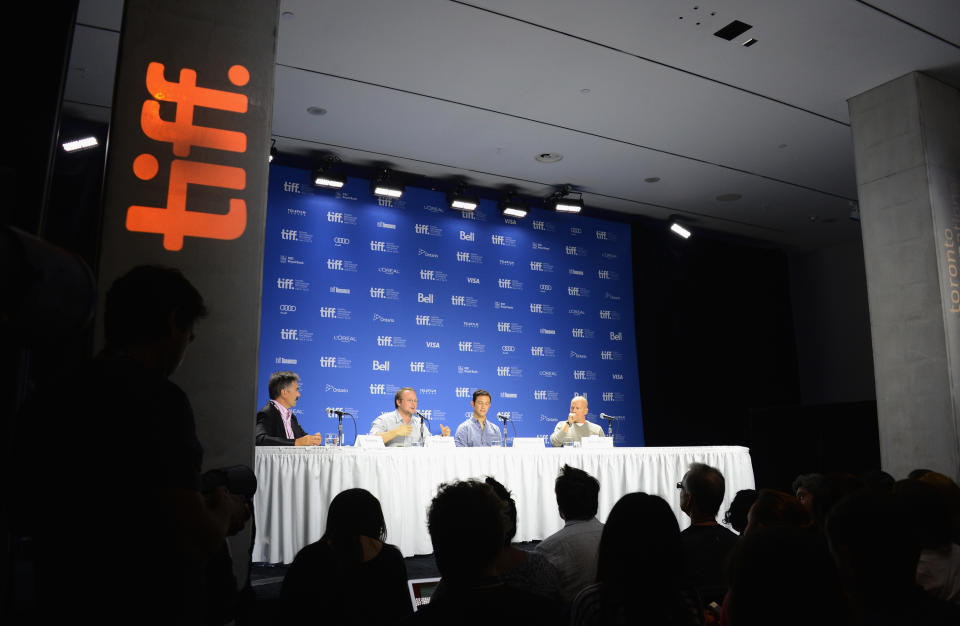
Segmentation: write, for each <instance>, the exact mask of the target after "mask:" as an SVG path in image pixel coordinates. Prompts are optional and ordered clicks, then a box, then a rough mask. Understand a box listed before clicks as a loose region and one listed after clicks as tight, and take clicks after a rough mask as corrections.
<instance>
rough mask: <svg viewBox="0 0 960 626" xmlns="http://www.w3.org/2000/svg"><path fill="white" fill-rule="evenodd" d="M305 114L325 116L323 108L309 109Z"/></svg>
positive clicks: (325, 112) (325, 111)
mask: <svg viewBox="0 0 960 626" xmlns="http://www.w3.org/2000/svg"><path fill="white" fill-rule="evenodd" d="M307 113H309V114H310V115H326V114H327V110H326V109H324V108H323V107H309V108H308V109H307Z"/></svg>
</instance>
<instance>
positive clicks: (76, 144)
mask: <svg viewBox="0 0 960 626" xmlns="http://www.w3.org/2000/svg"><path fill="white" fill-rule="evenodd" d="M96 145H97V138H96V137H84V138H83V139H76V140H74V141H67V142H65V143H64V144H63V149H64V150H65V151H66V152H76V151H77V150H88V149H90V148H93V147H94V146H96Z"/></svg>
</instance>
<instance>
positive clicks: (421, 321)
mask: <svg viewBox="0 0 960 626" xmlns="http://www.w3.org/2000/svg"><path fill="white" fill-rule="evenodd" d="M429 325H430V316H429V315H418V316H417V326H429Z"/></svg>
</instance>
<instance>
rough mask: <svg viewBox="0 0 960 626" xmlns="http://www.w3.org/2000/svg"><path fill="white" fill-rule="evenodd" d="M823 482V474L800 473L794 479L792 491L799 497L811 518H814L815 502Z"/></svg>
mask: <svg viewBox="0 0 960 626" xmlns="http://www.w3.org/2000/svg"><path fill="white" fill-rule="evenodd" d="M822 484H823V474H800V475H799V476H797V477H796V478H795V479H794V480H793V488H792V489H791V490H790V492H791V493H792V494H793V495H794V496H796V497H797V500H799V501H800V504H802V505H803V508H805V509H806V510H807V513H809V514H810V517H811V518H813V503H814V501H815V500H816V499H817V494H818V493H820V487H821V485H822Z"/></svg>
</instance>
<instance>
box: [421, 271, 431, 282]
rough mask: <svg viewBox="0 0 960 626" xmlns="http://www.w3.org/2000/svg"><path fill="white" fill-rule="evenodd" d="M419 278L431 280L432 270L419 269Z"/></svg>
mask: <svg viewBox="0 0 960 626" xmlns="http://www.w3.org/2000/svg"><path fill="white" fill-rule="evenodd" d="M420 280H433V270H420Z"/></svg>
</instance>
